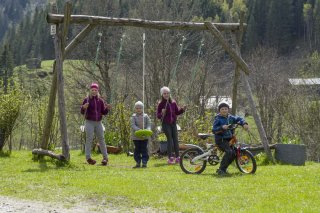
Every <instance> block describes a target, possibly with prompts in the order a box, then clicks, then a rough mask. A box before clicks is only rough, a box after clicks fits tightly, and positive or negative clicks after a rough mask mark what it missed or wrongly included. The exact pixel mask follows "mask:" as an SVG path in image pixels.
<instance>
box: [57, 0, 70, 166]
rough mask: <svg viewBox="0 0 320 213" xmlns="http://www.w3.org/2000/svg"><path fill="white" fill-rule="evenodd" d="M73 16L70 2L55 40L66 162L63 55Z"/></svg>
mask: <svg viewBox="0 0 320 213" xmlns="http://www.w3.org/2000/svg"><path fill="white" fill-rule="evenodd" d="M70 15H71V3H70V2H69V1H68V2H67V3H66V5H65V11H64V20H63V31H62V32H61V26H60V27H59V26H58V29H57V34H56V36H55V38H54V49H55V55H56V71H57V89H58V108H59V117H60V131H61V140H62V141H61V145H62V155H63V156H64V158H65V159H66V160H70V150H69V144H68V131H67V119H66V110H65V98H64V78H63V55H64V45H65V43H66V37H67V34H68V28H69V23H70Z"/></svg>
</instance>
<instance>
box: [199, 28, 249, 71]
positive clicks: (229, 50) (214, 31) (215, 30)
mask: <svg viewBox="0 0 320 213" xmlns="http://www.w3.org/2000/svg"><path fill="white" fill-rule="evenodd" d="M205 26H206V27H207V28H208V30H209V31H210V32H211V34H212V35H213V36H214V37H215V38H216V39H218V42H219V43H220V44H221V45H222V47H223V49H224V50H225V51H226V52H227V53H228V54H229V55H230V56H231V58H232V59H233V60H235V62H236V63H237V64H238V65H239V66H240V67H241V69H242V71H243V72H245V73H246V74H247V75H248V74H249V67H248V65H247V64H246V62H245V61H244V60H243V59H242V58H241V57H240V56H239V55H238V54H237V53H236V51H235V50H234V49H232V48H231V47H230V45H229V44H228V43H227V42H226V41H225V39H224V38H223V36H222V35H221V33H220V31H219V29H218V28H216V27H215V26H214V25H213V24H212V23H211V22H205Z"/></svg>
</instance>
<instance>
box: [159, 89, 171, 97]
mask: <svg viewBox="0 0 320 213" xmlns="http://www.w3.org/2000/svg"><path fill="white" fill-rule="evenodd" d="M165 91H167V92H168V93H170V89H169V87H162V88H161V89H160V94H161V96H162V95H163V93H164V92H165Z"/></svg>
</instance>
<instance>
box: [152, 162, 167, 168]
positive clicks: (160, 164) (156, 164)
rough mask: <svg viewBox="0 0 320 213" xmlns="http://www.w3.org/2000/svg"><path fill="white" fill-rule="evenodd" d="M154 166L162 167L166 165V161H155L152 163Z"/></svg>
mask: <svg viewBox="0 0 320 213" xmlns="http://www.w3.org/2000/svg"><path fill="white" fill-rule="evenodd" d="M153 166H154V167H162V166H168V163H167V162H164V163H155V164H153Z"/></svg>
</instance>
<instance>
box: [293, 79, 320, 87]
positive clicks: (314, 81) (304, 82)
mask: <svg viewBox="0 0 320 213" xmlns="http://www.w3.org/2000/svg"><path fill="white" fill-rule="evenodd" d="M289 82H290V84H291V85H320V78H289Z"/></svg>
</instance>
